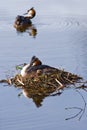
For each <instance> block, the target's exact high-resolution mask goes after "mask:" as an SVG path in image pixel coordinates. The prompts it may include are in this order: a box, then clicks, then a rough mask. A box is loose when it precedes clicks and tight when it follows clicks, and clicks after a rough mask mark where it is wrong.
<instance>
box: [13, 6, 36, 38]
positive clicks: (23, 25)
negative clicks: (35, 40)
mask: <svg viewBox="0 0 87 130" xmlns="http://www.w3.org/2000/svg"><path fill="white" fill-rule="evenodd" d="M35 15H36V11H35V10H34V8H33V7H32V8H31V9H29V10H28V11H27V13H25V14H24V15H18V16H17V17H16V19H15V22H14V28H16V30H17V32H18V33H22V32H27V33H29V35H30V36H33V37H35V36H36V35H37V29H36V27H35V26H34V25H33V24H32V21H31V19H32V18H34V17H35Z"/></svg>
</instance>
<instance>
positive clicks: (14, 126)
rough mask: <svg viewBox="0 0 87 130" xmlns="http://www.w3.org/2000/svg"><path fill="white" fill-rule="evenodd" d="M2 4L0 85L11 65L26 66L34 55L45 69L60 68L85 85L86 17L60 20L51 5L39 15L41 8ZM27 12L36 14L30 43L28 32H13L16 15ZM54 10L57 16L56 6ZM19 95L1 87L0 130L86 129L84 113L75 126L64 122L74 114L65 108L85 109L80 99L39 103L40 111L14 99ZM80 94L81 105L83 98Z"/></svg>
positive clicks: (66, 95)
mask: <svg viewBox="0 0 87 130" xmlns="http://www.w3.org/2000/svg"><path fill="white" fill-rule="evenodd" d="M5 2H6V1H2V2H0V17H1V18H0V79H3V78H6V77H7V76H8V75H10V76H11V75H13V74H14V73H16V72H15V65H17V64H21V63H24V62H28V61H30V59H31V57H32V56H33V55H36V56H37V57H39V58H40V59H41V60H42V61H43V63H44V64H48V65H50V66H54V67H58V68H64V69H65V70H67V71H70V72H72V73H75V74H78V75H80V76H82V77H83V78H84V79H85V80H86V79H87V16H82V15H78V16H77V15H76V16H73V15H62V16H60V15H57V14H55V11H52V10H51V8H52V5H51V7H49V8H48V9H47V10H46V9H45V11H44V8H45V4H46V2H43V3H44V5H43V6H42V5H40V4H41V3H38V2H35V1H27V0H26V1H22V2H21V0H19V1H18V0H15V1H14V0H13V1H12V2H11V0H8V2H7V3H5ZM29 2H30V3H29ZM51 3H52V4H53V2H52V1H51ZM1 5H2V6H1ZM32 6H34V7H35V9H36V11H37V16H36V17H35V18H34V19H33V20H32V22H33V24H34V27H35V28H36V29H37V35H36V37H35V38H33V36H30V35H29V33H28V31H26V32H24V33H17V31H16V30H15V28H14V27H13V23H14V20H15V17H16V15H18V14H22V13H24V12H25V11H26V10H27V9H28V8H30V7H32ZM53 7H55V8H56V10H57V6H56V3H55V4H54V5H53ZM40 10H41V11H40ZM43 12H44V13H43ZM20 91H21V90H18V89H16V88H14V87H13V86H12V87H8V86H3V85H2V84H0V130H34V129H36V130H53V129H55V130H58V129H61V130H67V129H70V130H77V129H79V130H82V129H83V130H85V129H86V127H87V123H86V122H87V117H86V111H85V113H84V115H83V116H82V118H81V120H80V121H78V117H76V118H74V119H72V120H68V121H66V120H65V119H66V118H67V117H70V116H73V115H74V114H76V112H78V111H77V110H74V109H72V110H69V111H67V110H65V108H66V107H82V108H83V107H84V102H83V99H82V97H81V96H80V95H79V93H77V92H76V91H75V90H74V89H69V90H68V89H66V90H65V91H64V92H63V94H61V95H60V96H54V97H48V98H46V99H44V101H43V102H42V106H41V107H39V108H37V107H36V106H35V104H34V102H33V101H32V99H28V98H25V97H24V96H23V95H22V96H21V97H18V94H19V93H20ZM81 93H82V95H83V96H84V98H85V100H86V99H87V93H86V92H85V91H81Z"/></svg>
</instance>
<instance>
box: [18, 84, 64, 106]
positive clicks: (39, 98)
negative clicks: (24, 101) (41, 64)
mask: <svg viewBox="0 0 87 130" xmlns="http://www.w3.org/2000/svg"><path fill="white" fill-rule="evenodd" d="M53 91H54V88H52V87H48V88H46V87H44V86H42V87H41V88H40V87H38V88H37V89H36V88H35V87H33V88H31V87H29V88H27V87H23V88H22V92H21V93H19V94H18V96H19V97H20V96H21V95H22V94H23V95H24V96H25V97H26V98H29V99H32V100H33V102H34V103H35V105H36V107H41V106H42V102H43V100H44V99H45V98H46V97H48V96H57V95H60V94H62V91H58V92H57V91H56V92H54V93H53Z"/></svg>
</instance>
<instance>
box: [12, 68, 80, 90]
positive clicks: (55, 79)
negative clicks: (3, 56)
mask: <svg viewBox="0 0 87 130" xmlns="http://www.w3.org/2000/svg"><path fill="white" fill-rule="evenodd" d="M80 79H82V77H80V76H78V75H75V74H72V73H69V72H65V71H64V70H58V71H56V72H53V73H49V74H42V75H36V76H35V77H29V78H22V76H21V75H20V74H17V75H15V77H13V78H12V79H10V84H13V85H14V86H15V87H27V88H35V89H36V88H41V87H44V88H54V89H55V88H57V89H59V88H64V87H66V86H67V85H70V84H74V83H76V82H77V81H78V80H80Z"/></svg>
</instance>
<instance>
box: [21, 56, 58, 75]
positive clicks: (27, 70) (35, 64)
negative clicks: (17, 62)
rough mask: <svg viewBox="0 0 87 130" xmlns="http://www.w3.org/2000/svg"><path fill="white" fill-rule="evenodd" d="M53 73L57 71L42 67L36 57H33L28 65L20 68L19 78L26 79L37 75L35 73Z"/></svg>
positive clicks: (49, 67) (45, 66)
mask: <svg viewBox="0 0 87 130" xmlns="http://www.w3.org/2000/svg"><path fill="white" fill-rule="evenodd" d="M54 71H58V69H56V68H54V67H51V66H48V65H43V64H42V62H41V61H40V60H39V59H38V58H37V57H36V56H33V57H32V58H31V62H30V64H27V65H25V66H24V67H23V68H22V70H21V76H22V77H27V76H31V75H37V73H40V74H47V73H52V72H54Z"/></svg>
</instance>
